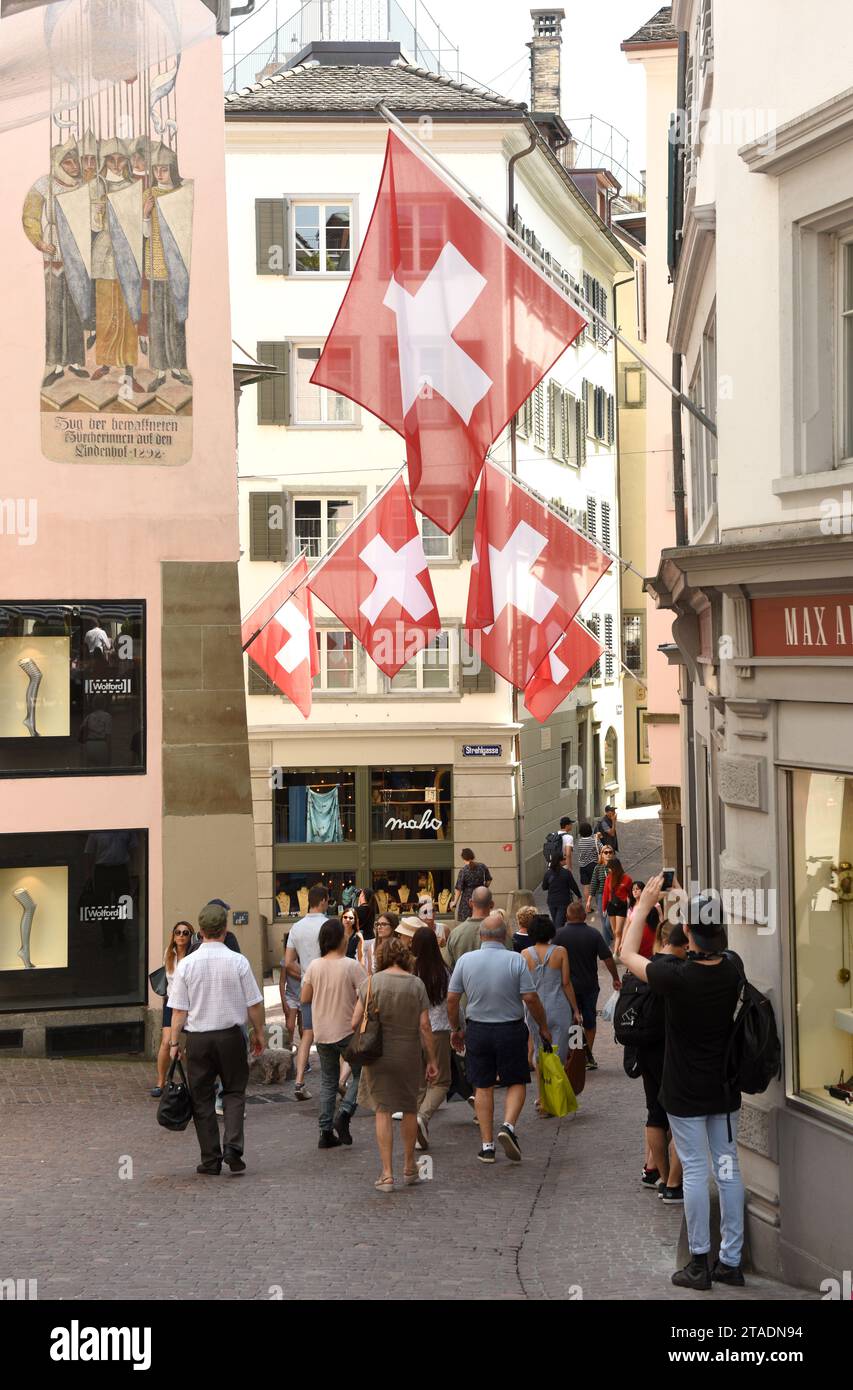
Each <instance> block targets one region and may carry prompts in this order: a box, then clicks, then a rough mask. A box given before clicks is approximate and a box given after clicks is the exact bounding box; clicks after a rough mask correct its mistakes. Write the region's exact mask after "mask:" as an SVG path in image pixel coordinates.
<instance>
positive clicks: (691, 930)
mask: <svg viewBox="0 0 853 1390" xmlns="http://www.w3.org/2000/svg"><path fill="white" fill-rule="evenodd" d="M662 889H663V875H662V874H656V875H655V876H654V878H651V879H649V881H648V883H647V884H646V886H645V888H644V889H643V891H642V893H641V895H640V901H639V903H638V904H637V907H636V909H635V912H634V915H633V918H632V920H631V925H630V926H629V927H628V930H627V933H626V940H625V944H624V949H623V953H622V954H623V959H624V962H625V965H626V966H627V968H628V969H629V970H630V971H631V974H632V975H636V976H637V978H638V979H640V980H645V981H646V982H647V983H648V984H649V986H650V988H651V989H652V990H653V991H654V992H655V993H656V994H660V995H662V996H663V999H664V1003H665V1038H664V1057H663V1076H662V1080H661V1088H660V1102H661V1105H662V1106H663V1108H664V1111H665V1112H666V1115H667V1118H668V1120H669V1127H670V1130H671V1131H672V1137H673V1139H674V1141H675V1147H676V1151H677V1153H678V1157H679V1158H680V1159H681V1163H682V1166H683V1169H684V1180H683V1186H684V1213H685V1217H686V1221H687V1238H688V1242H689V1246H690V1260H689V1261H688V1263H687V1264H686V1265H685V1266H684V1268H683V1269H680V1270H678V1271H677V1272H676V1273H675V1274H673V1276H672V1282H673V1284H676V1285H678V1286H679V1287H680V1288H686V1289H710V1288H711V1286H712V1281H716V1282H718V1283H721V1284H728V1285H731V1286H734V1287H740V1286H741V1285H743V1283H744V1277H743V1273H742V1271H741V1267H740V1262H741V1252H742V1249H743V1226H744V1187H743V1181H742V1179H741V1175H740V1169H739V1167H738V1154H737V1120H738V1111H739V1110H740V1100H741V1098H740V1091H739V1089H737V1087H736V1086H734V1087H729V1088H726V1086H725V1085H724V1075H725V1065H724V1063H725V1056H726V1049H727V1045H728V1042H729V1039H730V1036H731V1033H732V1020H733V1018H734V1013H735V1005H736V1004H737V1001H738V996H739V993H740V989H741V985H742V983H743V979H744V976H743V966H742V963H741V962H740V959H739V957H737V956H736V955H735V954H734V953H733V952H726V949H725V948H726V933H725V925H724V922H723V915H722V904H721V902H720V900H719V899H715V898H710V897H704V896H699V897H695V898H692V899H691V900H690V902H689V904H685V910H686V916H687V921H686V923H685V924H684V925H685V929H686V932H687V940H688V943H689V947H690V951H689V954H688V955H687V957H686V958H685V959H684V960H663V961H661V960H652V961H647V960H645V959H644V957H643V956H641V955H640V953H639V950H638V947H639V944H640V942H641V940H642V934H643V927H644V925H645V921H646V917H647V915H648V913H649V911H650V909H651V908H653V907H654V906H655V904H656V903H657V902H658V900H659V899H660V896H661V892H662ZM709 1149H710V1153H711V1159H712V1165H711V1169H712V1173H713V1176H714V1181H715V1182H716V1184H717V1190H718V1192H719V1194H720V1236H721V1241H720V1253H719V1258H718V1260H717V1262H716V1264H715V1265H714V1268H713V1269H711V1268H710V1264H709V1259H708V1256H709V1252H710V1249H711V1231H710V1197H709V1193H708V1151H709Z"/></svg>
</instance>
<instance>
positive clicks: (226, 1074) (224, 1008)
mask: <svg viewBox="0 0 853 1390" xmlns="http://www.w3.org/2000/svg"><path fill="white" fill-rule="evenodd" d="M227 920H228V914H227V912H226V911H225V909H224V908H222V907H219V906H218V904H215V903H208V904H207V906H206V907H203V908H202V910H201V912H200V913H199V918H198V925H199V930H200V932H201V936H202V943H201V946H200V947H199V948H198V950H197V951H194V952H193V954H192V955H189V956H186V957H185V958H184V959H183V960H182V961H181V962H180V964H179V966H178V968H177V970H176V971H175V978H174V981H173V984H172V988H171V991H170V994H169V1003H170V1005H171V1007H172V1031H171V1035H170V1040H171V1045H170V1056H171V1057H172V1058H174V1057H176V1056H177V1053H178V1039H179V1038H180V1036H181V1030H182V1029H183V1028H184V1026H185V1025H186V1034H185V1036H186V1047H187V1073H188V1080H189V1086H190V1091H191V1093H192V1099H193V1120H194V1122H195V1129H196V1134H197V1135H198V1142H199V1148H200V1149H201V1163H200V1164H199V1165H198V1167H197V1168H196V1172H197V1173H202V1174H210V1175H212V1176H215V1175H216V1174H218V1173H220V1172H221V1171H222V1164H223V1162H224V1163H226V1164H227V1165H228V1167H229V1168H230V1169H231V1172H232V1173H244V1172H245V1171H246V1164H245V1162H244V1160H243V1119H244V1115H245V1108H246V1083H247V1081H248V1079H249V1062H248V1058H247V1056H246V1044H245V1040H244V1037H243V1032H242V1029H243V1028H244V1027H245V1024H246V1015H247V1013H248V1016H249V1019H250V1021H251V1024H252V1027H253V1028H254V1037H253V1039H252V1052H253V1053H254V1054H255V1055H256V1056H259V1055H260V1053H261V1052H263V1049H264V1003H263V995H262V994H261V992H260V990H259V989H258V986H257V984H256V982H255V977H254V975H253V974H252V967H251V966H250V964H249V962H248V960H247V959H246V957H245V956H243V955H240V954H239V953H237V952H236V951H229V949H228V947H227V946H226V945H225V944H224V940H223V938H224V936H225V925H226V922H227ZM217 1076H219V1077H221V1079H222V1086H223V1096H222V1100H223V1108H224V1115H225V1132H224V1136H223V1143H222V1145H221V1146H220V1142H219V1126H218V1124H217V1120H216V1110H215V1102H214V1086H215V1083H216V1078H217Z"/></svg>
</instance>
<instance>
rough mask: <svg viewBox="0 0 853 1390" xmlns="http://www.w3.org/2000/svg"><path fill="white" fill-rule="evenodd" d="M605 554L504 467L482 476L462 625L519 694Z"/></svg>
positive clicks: (604, 563) (603, 566)
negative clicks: (473, 631) (475, 632)
mask: <svg viewBox="0 0 853 1390" xmlns="http://www.w3.org/2000/svg"><path fill="white" fill-rule="evenodd" d="M609 568H610V557H609V555H605V554H604V552H603V551H601V550H599V549H598V547H597V546H595V545H593V544H592V542H591V541H588V540H587V539H586V538H585V537H584V536H582V535H580V533H579V532H578V531H575V530H574V529H573V528H572V527H571V526H569V525H568V524H567V522H565V521H563V520H562V519H561V518H560V517H559V516H557V514H556V513H555V512H553V511H552V510H551V508H550V507H548V506H546V504H545V503H544V502H540V501H538V500H537V499H536V498H535V497H533V496H531V494H530V493H529V492H527V490H526V489H525V488H523V487H521V486H520V485H519V484H518V483H517V482H516V481H515V479H514V478H511V477H510V475H509V474H508V473H505V472H504V471H503V469H502V468H496V467H495V465H494V464H492V463H487V464H486V466H485V468H484V470H483V476H482V478H481V479H480V495H479V502H478V504H477V522H476V526H475V528H474V554H473V556H472V564H471V584H470V588H469V590H468V615H467V618H466V626H467V627H469V628H473V629H476V628H479V629H481V631H480V632H479V634H478V635H477V638H476V643H475V645H476V647H477V649H478V650H479V652H480V655H481V656H482V657H483V658H484V659H485V661H486V662H487V664H488V665H489V666H491V668H492V670H493V671H497V672H498V674H499V675H501V676H503V677H504V678H505V680H508V681H510V683H511V684H512V685H515V686H517V687H518V688H519V689H520V690H523V689H524V688H525V687H526V686H527V685H528V683H529V682H530V680H531V679H532V677H533V675H534V674H535V672H536V670H537V668H538V667H539V666H541V664H542V662H543V661H544V660H545V657H546V656H547V655H548V653H549V651H550V650H551V648H552V647H554V646H556V644H557V642H558V641H559V640H560V638H561V637H562V635H563V633H564V632H565V631H566V629H567V627H568V626H569V623H570V622H571V621H572V618H573V617H574V616H575V613H576V612H577V611H578V609H579V608H580V606H581V604H582V603H583V601H584V599H585V598H586V596H587V594H588V593H589V592H590V590H591V589H592V588H594V586H595V585H596V584H597V583H598V581H599V579H600V578H601V576H602V575H603V574H604V572H605V570H607V569H609Z"/></svg>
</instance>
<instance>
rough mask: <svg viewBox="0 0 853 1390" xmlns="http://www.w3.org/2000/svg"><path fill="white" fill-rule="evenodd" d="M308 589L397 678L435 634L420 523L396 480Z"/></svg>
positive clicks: (437, 625) (435, 612)
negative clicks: (419, 528) (403, 667)
mask: <svg viewBox="0 0 853 1390" xmlns="http://www.w3.org/2000/svg"><path fill="white" fill-rule="evenodd" d="M308 586H309V588H310V589H311V590H312V592H313V593H315V594H316V595H317V598H319V599H322V601H323V603H325V605H326V607H327V608H331V610H332V612H333V613H336V614H337V616H338V617H339V618H340V620H341V622H342V623H345V624H346V626H347V627H348V628H349V630H350V632H354V633H355V635H356V637H357V638H358V640H359V642H360V643H361V645H362V646H363V647H364V649H365V651H366V652H367V654H368V656H370V657H372V659H373V660H374V661H375V662H376V665H377V666H378V667H379V669H380V670H381V671H384V672H385V674H386V676H396V674H397V672H398V671H399V669H400V667H401V666H405V664H406V662H407V661H410V660H411V659H412V657H413V656H416V655H417V653H418V652H419V651H420V650H421V648H422V647H425V646H426V644H427V643H428V642H429V640H430V637H431V635H432V633H434V632H438V631H439V629H440V628H441V620H440V618H439V616H438V609H437V607H436V603H435V594H434V593H433V589H432V580H431V579H430V577H429V569H428V567H427V559H426V556H425V554H424V546H423V541H422V540H421V536H420V532H419V530H418V523H417V521H416V519H415V514H414V512H413V510H412V504H411V501H410V500H409V494H408V492H407V491H406V488H405V484H404V483H403V480H402V478H398V479H397V480H396V482H394V483H392V485H391V487H390V488H389V489H388V491H387V492H383V493H381V494H380V496H379V497H377V498H376V500H375V501H374V502H372V503H371V504H370V505H369V506H368V507H366V508H365V510H364V511H363V512H362V514H361V516H360V517H359V518H358V520H357V521H356V522H355V524H354V525H353V526H352V527H351V528H350V531H349V533H348V534H347V537H346V539H345V540H344V541H343V542H342V543H341V544H340V545H339V546H338V547H337V548H336V549H335V550H334V552H333V553H332V554H330V556H329V558H328V560H321V561H320V562H319V564H317V565H315V567H314V570H313V573H312V575H311V578H310V579H309V581H308Z"/></svg>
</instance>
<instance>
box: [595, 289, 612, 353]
mask: <svg viewBox="0 0 853 1390" xmlns="http://www.w3.org/2000/svg"><path fill="white" fill-rule="evenodd" d="M598 312H599V313H600V314H601V316H602V318H605V319H606V318H607V290H606V289H605V288H604V286H603V285H601V284H600V285H599V286H598ZM598 327H599V333H598V341H599V342H600V343H601V346H602V347H607V344H608V342H609V341H610V334H609V333H608V331H607V329H606V328H605V326H604V324H603V323H602V324H599V326H598Z"/></svg>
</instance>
